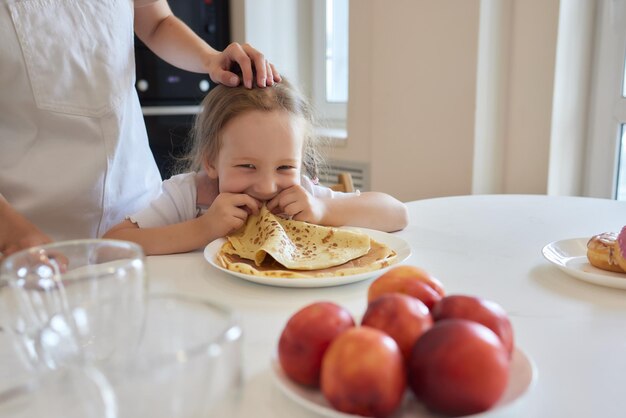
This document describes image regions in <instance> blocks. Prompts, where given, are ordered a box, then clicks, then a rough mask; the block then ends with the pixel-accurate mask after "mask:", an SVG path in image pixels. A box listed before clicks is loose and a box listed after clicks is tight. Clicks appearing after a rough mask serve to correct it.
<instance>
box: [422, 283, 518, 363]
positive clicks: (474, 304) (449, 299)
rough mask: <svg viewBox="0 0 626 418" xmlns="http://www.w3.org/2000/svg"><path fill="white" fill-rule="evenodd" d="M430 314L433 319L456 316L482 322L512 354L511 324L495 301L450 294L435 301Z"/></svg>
mask: <svg viewBox="0 0 626 418" xmlns="http://www.w3.org/2000/svg"><path fill="white" fill-rule="evenodd" d="M431 314H432V315H433V319H434V320H435V321H439V320H442V319H452V318H456V319H468V320H470V321H476V322H478V323H480V324H483V325H484V326H486V327H487V328H489V329H490V330H492V331H493V332H495V333H496V335H497V336H498V337H500V340H502V344H504V347H505V348H506V349H507V351H508V353H509V356H511V355H512V354H513V348H514V343H513V326H512V325H511V321H510V319H509V316H508V315H507V313H506V311H505V310H504V309H503V308H502V307H501V306H500V305H499V304H497V303H496V302H492V301H490V300H486V299H483V298H479V297H476V296H468V295H450V296H446V297H444V298H443V299H441V300H440V301H439V302H437V303H436V304H435V306H434V307H433V309H432V311H431Z"/></svg>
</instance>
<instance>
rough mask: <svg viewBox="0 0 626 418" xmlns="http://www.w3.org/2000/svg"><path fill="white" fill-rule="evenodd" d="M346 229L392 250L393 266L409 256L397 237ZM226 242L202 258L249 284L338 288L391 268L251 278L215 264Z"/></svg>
mask: <svg viewBox="0 0 626 418" xmlns="http://www.w3.org/2000/svg"><path fill="white" fill-rule="evenodd" d="M346 229H351V230H356V231H359V232H363V233H366V234H367V235H369V236H370V237H371V238H372V239H374V240H375V241H378V242H380V243H382V244H385V245H387V246H389V247H390V248H391V249H392V250H394V251H395V252H396V254H397V258H396V261H395V262H394V264H393V265H397V264H399V263H401V262H403V261H404V260H406V259H407V258H409V256H410V255H411V247H410V246H409V243H408V242H406V241H405V240H403V239H402V238H400V237H397V236H395V235H392V234H388V233H386V232H381V231H376V230H373V229H366V228H354V227H349V228H346ZM225 242H226V239H225V238H220V239H216V240H215V241H213V242H211V243H210V244H209V245H207V246H206V247H205V249H204V258H205V259H206V260H207V261H208V262H209V263H210V264H211V265H212V266H213V267H215V268H217V269H219V270H222V271H223V272H225V273H228V274H230V275H233V276H236V277H239V278H241V279H244V280H248V281H251V282H255V283H259V284H264V285H268V286H280V287H329V286H339V285H343V284H348V283H355V282H358V281H361V280H366V279H369V278H370V277H374V276H377V275H381V274H383V273H384V272H385V271H387V270H388V269H389V268H390V267H391V266H389V267H385V268H382V269H378V270H373V271H367V272H364V273H358V274H351V275H348V276H331V277H302V278H289V279H287V278H280V277H262V276H253V275H251V274H245V273H239V272H236V271H231V270H228V269H227V268H224V267H222V266H220V265H219V264H217V262H216V255H217V253H218V252H219V250H220V248H222V245H223V244H224V243H225Z"/></svg>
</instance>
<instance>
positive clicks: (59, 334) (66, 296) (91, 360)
mask: <svg viewBox="0 0 626 418" xmlns="http://www.w3.org/2000/svg"><path fill="white" fill-rule="evenodd" d="M143 260H144V254H143V251H142V249H141V247H139V246H138V245H136V244H133V243H130V242H125V241H117V240H98V239H92V240H75V241H64V242H57V243H52V244H47V245H43V246H38V247H33V248H31V249H27V250H23V251H21V252H18V253H15V254H12V255H10V256H8V257H7V258H6V259H5V260H4V262H3V263H2V267H1V268H0V306H1V310H2V312H0V317H1V319H0V321H1V325H2V327H3V328H4V329H5V331H6V332H8V333H10V334H11V336H12V337H13V338H12V340H13V342H14V344H15V346H16V348H17V351H18V353H19V354H20V355H21V357H22V358H23V359H24V360H26V361H27V362H28V363H29V364H30V366H31V367H32V368H33V369H48V370H50V369H59V368H62V367H63V366H65V365H68V364H71V365H74V366H76V365H80V364H84V365H89V366H93V367H115V366H119V365H121V364H124V363H125V362H126V361H127V360H128V359H129V358H131V357H132V356H133V355H134V349H136V347H137V345H138V341H139V337H140V335H141V329H142V327H143V321H144V315H145V294H146V287H147V281H146V275H145V268H144V262H143Z"/></svg>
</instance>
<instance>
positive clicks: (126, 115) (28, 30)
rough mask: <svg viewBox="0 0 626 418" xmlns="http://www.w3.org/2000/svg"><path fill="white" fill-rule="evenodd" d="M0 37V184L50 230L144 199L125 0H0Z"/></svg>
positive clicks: (73, 233) (91, 222) (76, 234)
mask: <svg viewBox="0 0 626 418" xmlns="http://www.w3.org/2000/svg"><path fill="white" fill-rule="evenodd" d="M0 40H1V41H0V194H2V195H3V196H4V197H5V198H6V199H7V200H8V201H9V203H10V204H11V205H12V206H13V207H14V208H15V209H16V210H17V211H19V212H20V213H22V214H23V215H25V216H26V217H27V218H28V219H29V220H30V221H31V222H33V223H35V224H36V225H37V226H38V227H39V228H41V229H42V230H43V232H45V233H47V234H49V235H50V236H51V237H52V238H53V239H56V240H62V239H72V238H82V237H98V236H101V235H102V234H103V233H104V232H106V231H107V229H108V228H110V227H111V226H112V225H114V224H116V223H117V222H120V221H121V220H123V219H124V217H125V216H126V215H129V214H132V213H135V212H136V211H138V210H139V209H141V208H143V207H145V206H147V205H148V203H149V201H150V200H151V199H152V198H154V197H155V195H156V194H157V193H158V190H159V185H160V182H161V178H160V175H159V172H158V170H157V167H156V164H155V162H154V158H153V157H152V153H151V152H150V148H149V146H148V139H147V134H146V129H145V125H144V122H143V116H142V114H141V108H140V105H139V100H138V97H137V93H136V91H135V89H134V81H135V63H134V54H133V2H132V0H0Z"/></svg>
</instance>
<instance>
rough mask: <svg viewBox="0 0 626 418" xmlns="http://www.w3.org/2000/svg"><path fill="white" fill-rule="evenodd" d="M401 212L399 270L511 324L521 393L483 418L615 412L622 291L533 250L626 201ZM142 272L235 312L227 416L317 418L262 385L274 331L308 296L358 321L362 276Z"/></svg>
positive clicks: (624, 346)
mask: <svg viewBox="0 0 626 418" xmlns="http://www.w3.org/2000/svg"><path fill="white" fill-rule="evenodd" d="M408 206H409V209H410V224H409V226H408V227H407V228H406V229H405V230H403V231H401V232H398V233H397V235H398V236H400V237H402V238H404V239H406V240H407V241H408V242H409V243H410V245H411V248H412V251H413V253H412V256H411V257H410V258H409V259H408V260H407V261H406V263H407V264H414V265H417V266H420V267H422V268H424V269H426V270H427V271H429V272H430V273H431V274H433V275H435V276H436V277H438V278H439V279H440V280H441V281H442V282H443V284H444V286H445V287H446V290H447V292H448V293H449V294H459V293H463V294H471V295H478V296H482V297H485V298H488V299H491V300H494V301H496V302H498V303H500V304H501V305H502V306H503V307H504V308H505V309H506V310H507V311H508V313H509V315H510V317H511V319H512V322H513V326H514V330H515V337H516V343H517V345H518V346H519V347H520V348H521V349H522V350H523V351H524V352H525V353H527V354H528V355H529V356H530V358H531V359H532V360H533V361H534V363H535V365H536V368H537V370H538V378H537V380H536V382H535V384H534V386H533V387H532V388H531V390H530V391H529V392H528V393H526V394H525V395H524V396H523V397H522V398H521V399H520V400H519V401H518V402H516V403H514V404H513V405H511V406H509V407H508V408H505V409H503V410H500V411H498V413H496V414H493V415H495V416H514V417H551V418H558V417H568V418H569V417H591V416H596V417H623V416H625V414H626V412H625V411H626V396H624V393H625V392H624V390H625V389H624V388H625V387H626V290H618V289H612V288H606V287H601V286H596V285H593V284H588V283H585V282H582V281H580V280H577V279H575V278H572V277H570V276H568V275H566V274H565V273H563V272H561V271H560V270H558V269H557V268H556V267H554V266H553V265H551V264H549V263H548V262H547V261H546V260H545V259H544V258H543V257H542V255H541V249H542V247H543V246H544V245H545V244H547V243H549V242H551V241H555V240H561V239H566V238H576V237H589V236H591V235H594V234H597V233H600V232H606V231H619V230H620V228H621V227H622V226H623V225H625V224H626V203H624V202H616V201H610V200H602V199H588V198H573V197H546V196H517V195H504V196H465V197H451V198H440V199H431V200H423V201H417V202H412V203H409V204H408ZM148 268H149V274H150V289H151V292H176V293H180V294H189V295H194V296H199V295H200V296H203V297H206V298H208V299H211V300H214V301H216V302H219V303H221V304H226V305H229V306H230V307H231V308H233V309H234V310H236V311H237V312H238V313H239V315H240V317H241V321H242V324H243V329H244V349H243V355H244V362H243V367H244V377H245V378H244V380H245V383H244V387H243V391H242V394H241V400H240V402H239V404H238V405H237V408H236V412H231V413H230V414H233V415H234V416H238V417H255V418H263V417H267V418H270V417H271V418H274V417H290V418H291V417H295V416H297V417H314V416H317V415H315V414H313V413H312V412H310V411H308V410H306V409H304V408H303V407H301V406H299V405H297V404H296V403H294V402H293V401H292V400H290V399H289V398H287V397H286V396H284V395H283V394H282V393H281V392H280V390H279V389H278V388H277V387H276V386H275V385H274V383H273V381H272V377H271V375H270V367H269V365H270V357H271V355H272V353H273V351H274V350H275V347H276V344H277V341H278V337H279V335H280V332H281V330H282V327H283V326H284V324H285V322H286V321H287V319H288V318H289V317H290V315H291V314H293V313H294V312H295V311H297V310H298V309H300V308H301V307H303V306H305V305H306V304H309V303H311V302H314V301H319V300H329V301H334V302H336V303H339V304H341V305H343V306H345V307H346V308H348V309H349V310H350V311H351V312H352V313H353V315H354V316H355V317H356V318H360V317H361V315H362V314H363V312H364V310H365V307H366V294H367V287H368V285H369V284H370V283H371V281H372V280H366V281H363V282H359V283H354V284H349V285H344V286H337V287H329V288H315V289H305V288H280V287H270V286H263V285H259V284H255V283H251V282H248V281H245V280H242V279H239V278H235V277H233V276H230V275H228V274H226V273H223V272H221V271H218V270H217V269H215V268H213V267H212V266H210V265H209V264H208V263H207V262H206V261H205V260H204V258H203V255H202V253H201V252H195V253H188V254H181V255H171V256H159V257H149V258H148ZM625 280H626V277H625ZM1 360H2V357H0V361H1ZM3 377H6V376H3V375H2V374H1V373H0V379H1V378H3Z"/></svg>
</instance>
